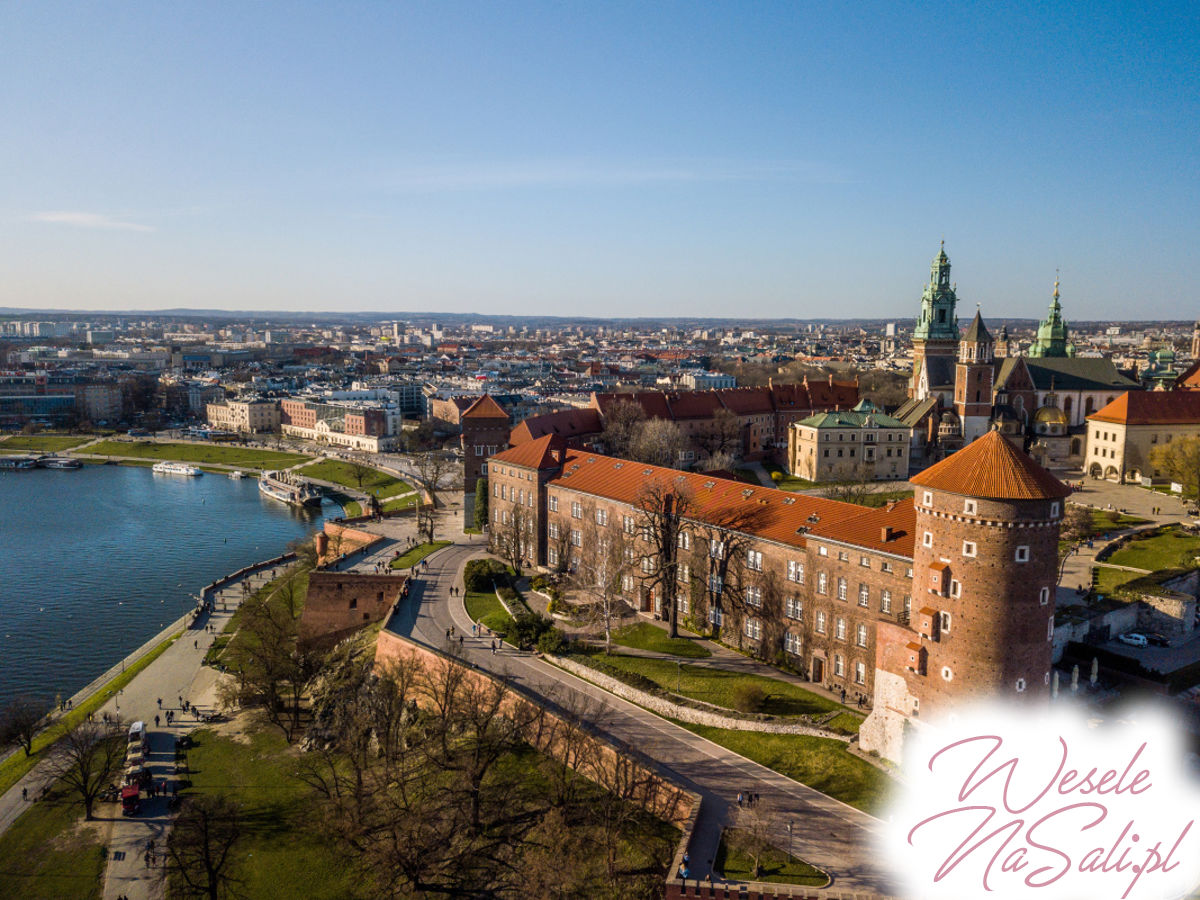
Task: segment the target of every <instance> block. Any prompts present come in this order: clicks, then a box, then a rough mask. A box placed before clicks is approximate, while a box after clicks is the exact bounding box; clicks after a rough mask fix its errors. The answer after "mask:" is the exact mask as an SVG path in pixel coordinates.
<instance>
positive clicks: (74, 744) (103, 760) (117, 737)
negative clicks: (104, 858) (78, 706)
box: [47, 719, 125, 819]
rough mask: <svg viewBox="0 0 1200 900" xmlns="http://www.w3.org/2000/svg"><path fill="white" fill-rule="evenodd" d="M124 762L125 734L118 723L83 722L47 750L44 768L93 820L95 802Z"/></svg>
mask: <svg viewBox="0 0 1200 900" xmlns="http://www.w3.org/2000/svg"><path fill="white" fill-rule="evenodd" d="M124 762H125V733H124V731H123V730H122V729H121V726H120V724H119V723H117V722H95V721H88V720H87V719H85V720H83V721H82V722H80V723H79V724H77V725H75V726H74V727H73V728H71V729H69V730H68V731H67V732H66V734H64V735H63V736H62V737H61V738H59V740H58V742H57V743H56V744H55V745H54V748H53V749H52V750H51V751H50V756H49V759H48V765H47V768H48V770H49V772H50V773H51V774H52V775H53V776H54V777H55V778H56V779H58V780H59V781H61V782H62V783H63V784H65V785H66V786H67V788H68V789H69V790H70V791H71V793H73V794H75V795H76V796H77V797H78V798H79V801H80V802H81V803H82V804H83V810H84V816H85V818H87V819H91V818H92V808H93V807H94V806H95V804H96V799H97V798H98V797H99V796H100V794H101V793H102V792H103V791H104V789H105V788H107V787H108V786H109V784H110V783H111V782H112V781H113V779H114V778H116V777H117V775H119V774H120V772H121V767H122V765H123V764H124Z"/></svg>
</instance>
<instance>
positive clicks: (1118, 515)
mask: <svg viewBox="0 0 1200 900" xmlns="http://www.w3.org/2000/svg"><path fill="white" fill-rule="evenodd" d="M1149 521H1150V520H1149V519H1139V518H1138V517H1137V516H1131V515H1128V514H1127V513H1122V512H1117V511H1116V510H1115V509H1093V510H1092V534H1093V535H1097V534H1104V533H1105V532H1106V531H1120V530H1121V529H1123V528H1133V527H1134V526H1135V525H1145V524H1147V523H1148V522H1149Z"/></svg>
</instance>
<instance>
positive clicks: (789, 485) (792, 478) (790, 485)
mask: <svg viewBox="0 0 1200 900" xmlns="http://www.w3.org/2000/svg"><path fill="white" fill-rule="evenodd" d="M763 468H764V469H766V470H767V474H768V475H770V476H771V481H773V482H775V487H777V488H779V489H780V490H784V491H803V490H807V489H808V488H815V487H820V485H818V484H817V483H816V482H815V481H809V480H808V479H806V478H800V477H798V476H796V475H789V474H788V473H787V471H786V470H785V469H781V468H780V467H779V466H777V465H775V463H769V462H765V463H763ZM776 476H778V477H776Z"/></svg>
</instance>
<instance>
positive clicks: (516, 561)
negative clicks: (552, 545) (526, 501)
mask: <svg viewBox="0 0 1200 900" xmlns="http://www.w3.org/2000/svg"><path fill="white" fill-rule="evenodd" d="M501 515H502V518H501V520H500V522H498V523H495V524H494V526H493V527H492V529H491V531H490V532H489V533H490V535H491V543H492V549H493V551H494V552H496V553H498V554H500V556H502V557H504V559H505V560H507V561H508V562H509V564H511V565H512V567H513V568H514V569H516V570H517V571H518V572H520V571H521V569H522V568H523V567H524V566H525V565H526V564H532V563H533V562H534V559H535V557H536V556H537V534H536V532H535V531H534V520H533V515H532V514H530V512H529V511H528V510H527V509H526V508H525V507H524V506H521V505H519V504H516V503H514V504H512V506H510V507H505V508H504V509H503V510H502V511H501Z"/></svg>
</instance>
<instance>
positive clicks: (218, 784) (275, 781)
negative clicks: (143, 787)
mask: <svg viewBox="0 0 1200 900" xmlns="http://www.w3.org/2000/svg"><path fill="white" fill-rule="evenodd" d="M192 740H193V747H192V749H191V750H189V751H188V768H189V770H190V773H191V775H190V777H191V781H192V786H191V787H190V788H189V789H188V790H187V791H186V792H185V796H186V795H193V794H198V793H205V794H226V795H228V796H230V797H233V798H234V799H236V800H237V801H238V802H240V803H242V804H243V806H244V808H245V813H246V815H245V818H246V822H247V828H246V831H247V836H246V839H245V840H244V842H243V843H242V844H241V845H240V846H239V847H238V848H237V850H236V864H237V868H238V872H239V874H240V875H241V876H242V877H243V878H244V879H245V881H244V883H243V884H242V885H241V889H240V893H241V894H242V896H244V897H246V898H248V900H258V898H262V900H273V898H276V897H307V898H314V900H318V898H329V900H333V898H360V897H361V898H367V897H375V896H380V892H378V891H377V890H374V889H373V888H372V886H371V885H370V884H365V883H363V880H362V874H361V871H360V870H356V869H355V868H354V867H352V866H351V865H349V862H348V860H347V859H346V857H345V854H344V853H342V852H341V850H340V849H339V848H336V847H335V846H334V844H333V842H332V841H330V840H328V839H327V838H326V837H323V836H322V835H321V834H320V833H319V828H312V827H311V825H312V824H313V817H314V815H315V814H316V805H315V803H314V802H313V793H312V790H311V788H309V787H308V786H307V785H306V784H304V783H303V782H301V781H300V780H299V779H297V778H295V777H294V772H295V770H296V754H295V751H294V750H292V749H291V748H288V746H287V744H286V743H285V742H284V740H283V737H282V736H279V735H276V734H273V733H267V732H255V733H252V734H250V735H249V743H246V742H244V740H234V739H232V738H228V737H222V736H218V735H217V734H216V733H215V732H212V731H209V730H207V729H205V730H201V731H197V732H195V733H194V734H193V738H192Z"/></svg>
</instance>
